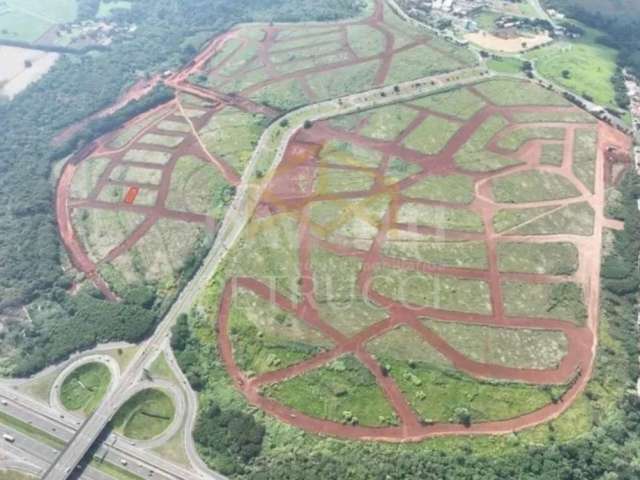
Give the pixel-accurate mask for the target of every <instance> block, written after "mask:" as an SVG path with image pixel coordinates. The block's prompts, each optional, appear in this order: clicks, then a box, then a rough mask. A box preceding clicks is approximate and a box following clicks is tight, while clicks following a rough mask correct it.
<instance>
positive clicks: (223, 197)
mask: <svg viewBox="0 0 640 480" xmlns="http://www.w3.org/2000/svg"><path fill="white" fill-rule="evenodd" d="M234 193H235V189H234V187H232V186H230V185H229V184H228V183H227V182H226V180H225V179H224V177H223V176H222V174H221V173H220V172H219V171H218V169H217V168H216V167H215V166H214V165H212V164H211V163H210V162H207V161H204V160H201V159H200V158H198V157H194V156H193V155H187V156H184V157H181V158H180V159H179V160H178V161H177V162H176V166H175V168H174V170H173V173H172V174H171V185H170V189H169V195H168V197H167V202H166V203H167V207H168V208H171V209H173V210H179V211H183V212H191V213H201V214H203V215H209V216H211V217H213V218H216V219H221V218H222V217H223V216H224V212H225V211H226V207H227V206H228V205H229V203H231V200H232V199H233V195H234Z"/></svg>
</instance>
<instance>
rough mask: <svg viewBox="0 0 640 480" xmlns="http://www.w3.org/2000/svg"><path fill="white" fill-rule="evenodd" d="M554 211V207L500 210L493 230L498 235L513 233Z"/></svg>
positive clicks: (494, 220)
mask: <svg viewBox="0 0 640 480" xmlns="http://www.w3.org/2000/svg"><path fill="white" fill-rule="evenodd" d="M552 210H554V207H535V208H523V209H509V210H500V211H498V212H497V213H496V214H495V216H494V217H493V228H494V230H495V231H496V232H498V233H504V232H506V231H509V232H511V231H512V230H514V229H515V228H516V227H519V226H520V225H522V224H524V223H527V222H531V221H533V220H534V219H535V218H538V217H541V216H542V215H545V214H548V213H549V212H551V211H552Z"/></svg>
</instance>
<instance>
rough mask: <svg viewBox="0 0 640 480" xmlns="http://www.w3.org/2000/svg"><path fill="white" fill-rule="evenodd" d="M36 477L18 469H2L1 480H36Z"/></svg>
mask: <svg viewBox="0 0 640 480" xmlns="http://www.w3.org/2000/svg"><path fill="white" fill-rule="evenodd" d="M35 478H36V477H33V476H31V475H27V474H25V473H22V472H18V471H16V470H0V480H35Z"/></svg>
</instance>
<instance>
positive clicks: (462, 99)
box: [411, 89, 485, 120]
mask: <svg viewBox="0 0 640 480" xmlns="http://www.w3.org/2000/svg"><path fill="white" fill-rule="evenodd" d="M411 103H413V104H414V105H417V106H418V107H422V108H427V109H429V110H433V111H434V112H438V113H444V114H447V115H453V116H455V117H459V118H461V119H464V120H467V119H469V118H471V117H472V116H473V115H474V114H475V113H477V112H478V111H479V110H480V109H481V108H482V107H484V106H485V103H484V102H483V101H482V99H481V98H480V97H479V96H478V95H474V94H473V93H471V92H470V91H469V90H467V89H455V90H453V91H450V92H445V93H439V94H436V95H429V96H427V97H422V98H419V99H418V100H414V101H412V102H411Z"/></svg>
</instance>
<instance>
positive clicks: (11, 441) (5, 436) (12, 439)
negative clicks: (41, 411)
mask: <svg viewBox="0 0 640 480" xmlns="http://www.w3.org/2000/svg"><path fill="white" fill-rule="evenodd" d="M2 438H4V440H5V441H6V442H9V443H13V442H15V441H16V439H15V437H13V436H12V435H9V434H8V433H5V434H4V435H2Z"/></svg>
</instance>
